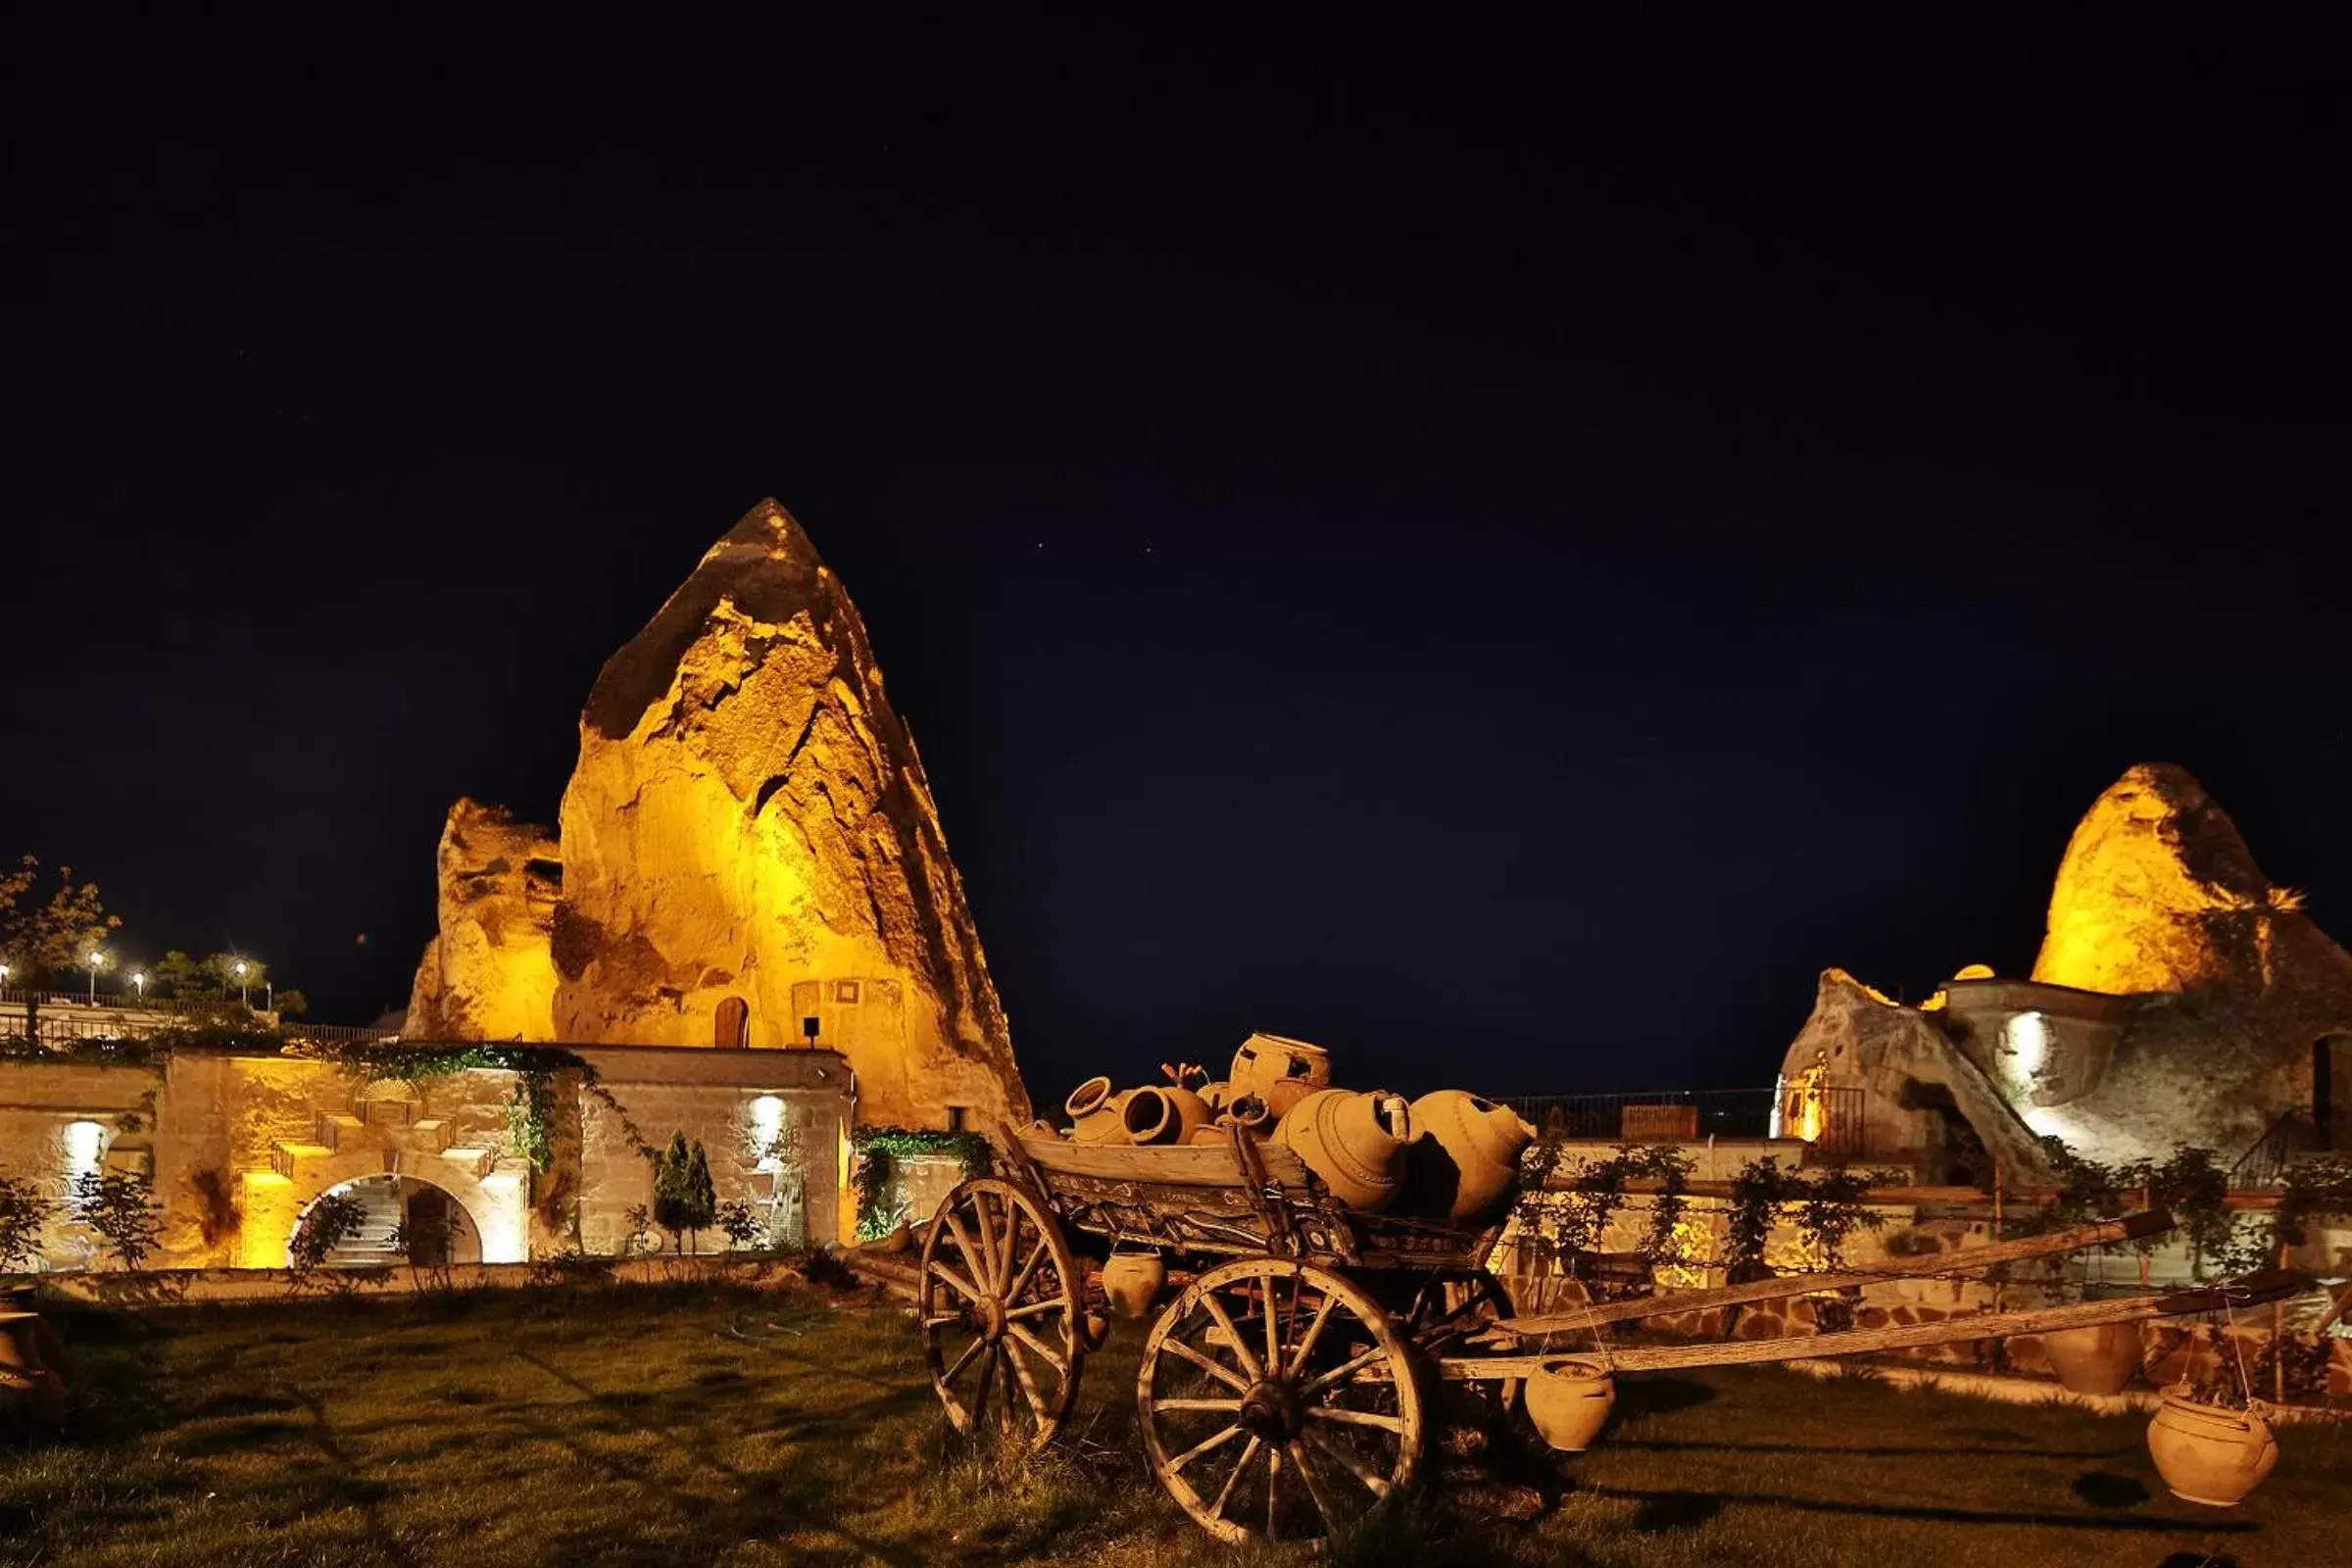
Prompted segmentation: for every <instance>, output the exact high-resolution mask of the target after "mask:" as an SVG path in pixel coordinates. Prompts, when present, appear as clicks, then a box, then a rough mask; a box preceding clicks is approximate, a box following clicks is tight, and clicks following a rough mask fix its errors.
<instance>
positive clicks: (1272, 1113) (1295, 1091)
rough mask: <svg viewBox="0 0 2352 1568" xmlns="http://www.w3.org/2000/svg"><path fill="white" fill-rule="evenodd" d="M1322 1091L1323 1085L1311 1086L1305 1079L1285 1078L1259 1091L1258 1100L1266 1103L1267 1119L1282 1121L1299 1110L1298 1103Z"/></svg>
mask: <svg viewBox="0 0 2352 1568" xmlns="http://www.w3.org/2000/svg"><path fill="white" fill-rule="evenodd" d="M1322 1089H1323V1086H1322V1085H1319V1084H1310V1083H1308V1082H1307V1081H1306V1080H1305V1079H1303V1078H1285V1079H1283V1080H1282V1081H1281V1082H1279V1083H1273V1084H1268V1085H1267V1086H1266V1087H1265V1088H1263V1089H1261V1090H1259V1091H1257V1098H1258V1099H1259V1100H1260V1101H1262V1102H1264V1103H1265V1107H1266V1116H1267V1118H1268V1119H1269V1120H1272V1121H1280V1120H1282V1118H1283V1117H1285V1116H1288V1115H1289V1114H1290V1113H1291V1112H1292V1111H1294V1110H1296V1109H1298V1108H1299V1102H1300V1101H1301V1100H1304V1099H1305V1098H1306V1097H1307V1096H1309V1095H1313V1094H1320V1093H1321V1092H1322Z"/></svg>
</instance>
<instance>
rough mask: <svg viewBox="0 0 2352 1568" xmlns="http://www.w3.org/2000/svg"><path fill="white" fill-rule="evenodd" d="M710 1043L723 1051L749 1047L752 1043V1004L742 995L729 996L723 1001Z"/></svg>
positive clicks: (719, 1007) (720, 1004)
mask: <svg viewBox="0 0 2352 1568" xmlns="http://www.w3.org/2000/svg"><path fill="white" fill-rule="evenodd" d="M751 1043H752V1007H751V1004H750V1003H748V1002H745V1001H744V1000H743V999H742V998H741V997H728V998H726V999H724V1000H723V1001H721V1002H720V1003H719V1005H718V1020H717V1022H716V1024H715V1025H714V1026H713V1027H712V1030H711V1044H712V1045H714V1046H716V1047H717V1048H718V1049H719V1050H721V1051H742V1050H745V1049H747V1048H748V1047H749V1046H750V1045H751Z"/></svg>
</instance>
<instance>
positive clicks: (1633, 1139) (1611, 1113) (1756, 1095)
mask: <svg viewBox="0 0 2352 1568" xmlns="http://www.w3.org/2000/svg"><path fill="white" fill-rule="evenodd" d="M1496 1098H1498V1099H1499V1100H1501V1102H1502V1103H1504V1104H1506V1105H1509V1106H1510V1107H1511V1108H1512V1109H1513V1110H1516V1111H1517V1112H1519V1114H1520V1115H1522V1116H1524V1117H1526V1118H1527V1119H1528V1120H1529V1121H1530V1122H1532V1123H1533V1124H1534V1125H1535V1127H1536V1129H1537V1130H1538V1131H1539V1132H1542V1133H1544V1134H1545V1135H1547V1136H1556V1137H1561V1138H1587V1139H1606V1140H1609V1141H1612V1142H1614V1141H1618V1140H1624V1141H1626V1142H1629V1143H1676V1142H1688V1141H1694V1140H1697V1139H1703V1138H1769V1137H1772V1136H1773V1135H1774V1133H1775V1130H1776V1122H1777V1123H1778V1132H1779V1135H1780V1136H1781V1137H1784V1138H1792V1139H1799V1140H1801V1141H1802V1142H1805V1143H1809V1144H1811V1145H1812V1146H1813V1147H1814V1149H1816V1150H1817V1151H1819V1152H1821V1153H1823V1154H1825V1155H1830V1156H1833V1157H1838V1158H1844V1157H1850V1156H1853V1155H1858V1154H1860V1153H1861V1152H1862V1151H1863V1140H1862V1130H1863V1091H1862V1090H1860V1089H1855V1088H1834V1089H1819V1090H1814V1091H1810V1092H1809V1094H1808V1092H1805V1091H1799V1090H1795V1089H1790V1090H1787V1091H1775V1090H1771V1089H1659V1090H1645V1091H1642V1092H1639V1093H1630V1094H1609V1095H1502V1096H1498V1097H1496ZM1800 1100H1802V1101H1805V1102H1806V1103H1799V1102H1800ZM1784 1102H1786V1103H1784ZM1776 1110H1778V1111H1780V1112H1781V1114H1780V1115H1779V1116H1778V1117H1776V1116H1775V1115H1774V1112H1775V1111H1776ZM1808 1134H1809V1136H1808Z"/></svg>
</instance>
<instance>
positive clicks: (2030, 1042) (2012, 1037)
mask: <svg viewBox="0 0 2352 1568" xmlns="http://www.w3.org/2000/svg"><path fill="white" fill-rule="evenodd" d="M2001 1041H2002V1044H2004V1045H2006V1046H2007V1047H2008V1048H2009V1071H2010V1075H2011V1081H2012V1082H2014V1083H2015V1084H2016V1085H2017V1086H2018V1087H2019V1088H2021V1089H2031V1088H2032V1087H2033V1086H2034V1078H2035V1077H2036V1076H2037V1075H2038V1074H2039V1073H2040V1072H2041V1069H2042V1066H2043V1064H2044V1063H2045V1062H2047V1061H2048V1060H2049V1059H2050V1020H2049V1019H2048V1018H2046V1017H2044V1016H2043V1015H2042V1014H2040V1013H2038V1012H2021V1013H2019V1014H2017V1015H2016V1016H2015V1017H2013V1018H2011V1019H2010V1020H2009V1021H2008V1022H2007V1023H2004V1024H2003V1025H2002V1026H2001Z"/></svg>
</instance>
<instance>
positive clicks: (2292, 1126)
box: [2229, 1110, 2327, 1192]
mask: <svg viewBox="0 0 2352 1568" xmlns="http://www.w3.org/2000/svg"><path fill="white" fill-rule="evenodd" d="M2326 1149H2327V1138H2326V1137H2325V1136H2324V1135H2323V1134H2322V1133H2321V1131H2320V1127H2319V1123H2317V1122H2316V1121H2314V1120H2313V1119H2312V1117H2311V1114H2310V1113H2309V1112H2308V1111H2303V1110H2290V1111H2288V1112H2287V1113H2286V1114H2285V1115H2283V1116H2281V1117H2279V1118H2278V1120H2277V1121H2275V1122H2273V1123H2271V1127H2270V1131H2268V1132H2266V1133H2264V1134H2263V1135H2262V1136H2261V1137H2260V1138H2257V1139H2256V1140H2254V1145H2253V1147H2252V1148H2250V1149H2248V1150H2247V1151H2246V1152H2244V1153H2242V1154H2240V1155H2238V1156H2237V1163H2236V1164H2234V1165H2232V1166H2230V1167H2229V1187H2230V1190H2231V1191H2232V1192H2244V1191H2247V1190H2249V1189H2252V1188H2258V1187H2274V1186H2276V1185H2278V1181H2279V1180H2280V1179H2281V1178H2282V1177H2284V1176H2285V1175H2286V1167H2287V1166H2288V1165H2289V1164H2291V1163H2293V1162H2294V1158H2295V1156H2296V1155H2297V1154H2310V1153H2318V1152H2324V1151H2325V1150H2326Z"/></svg>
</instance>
